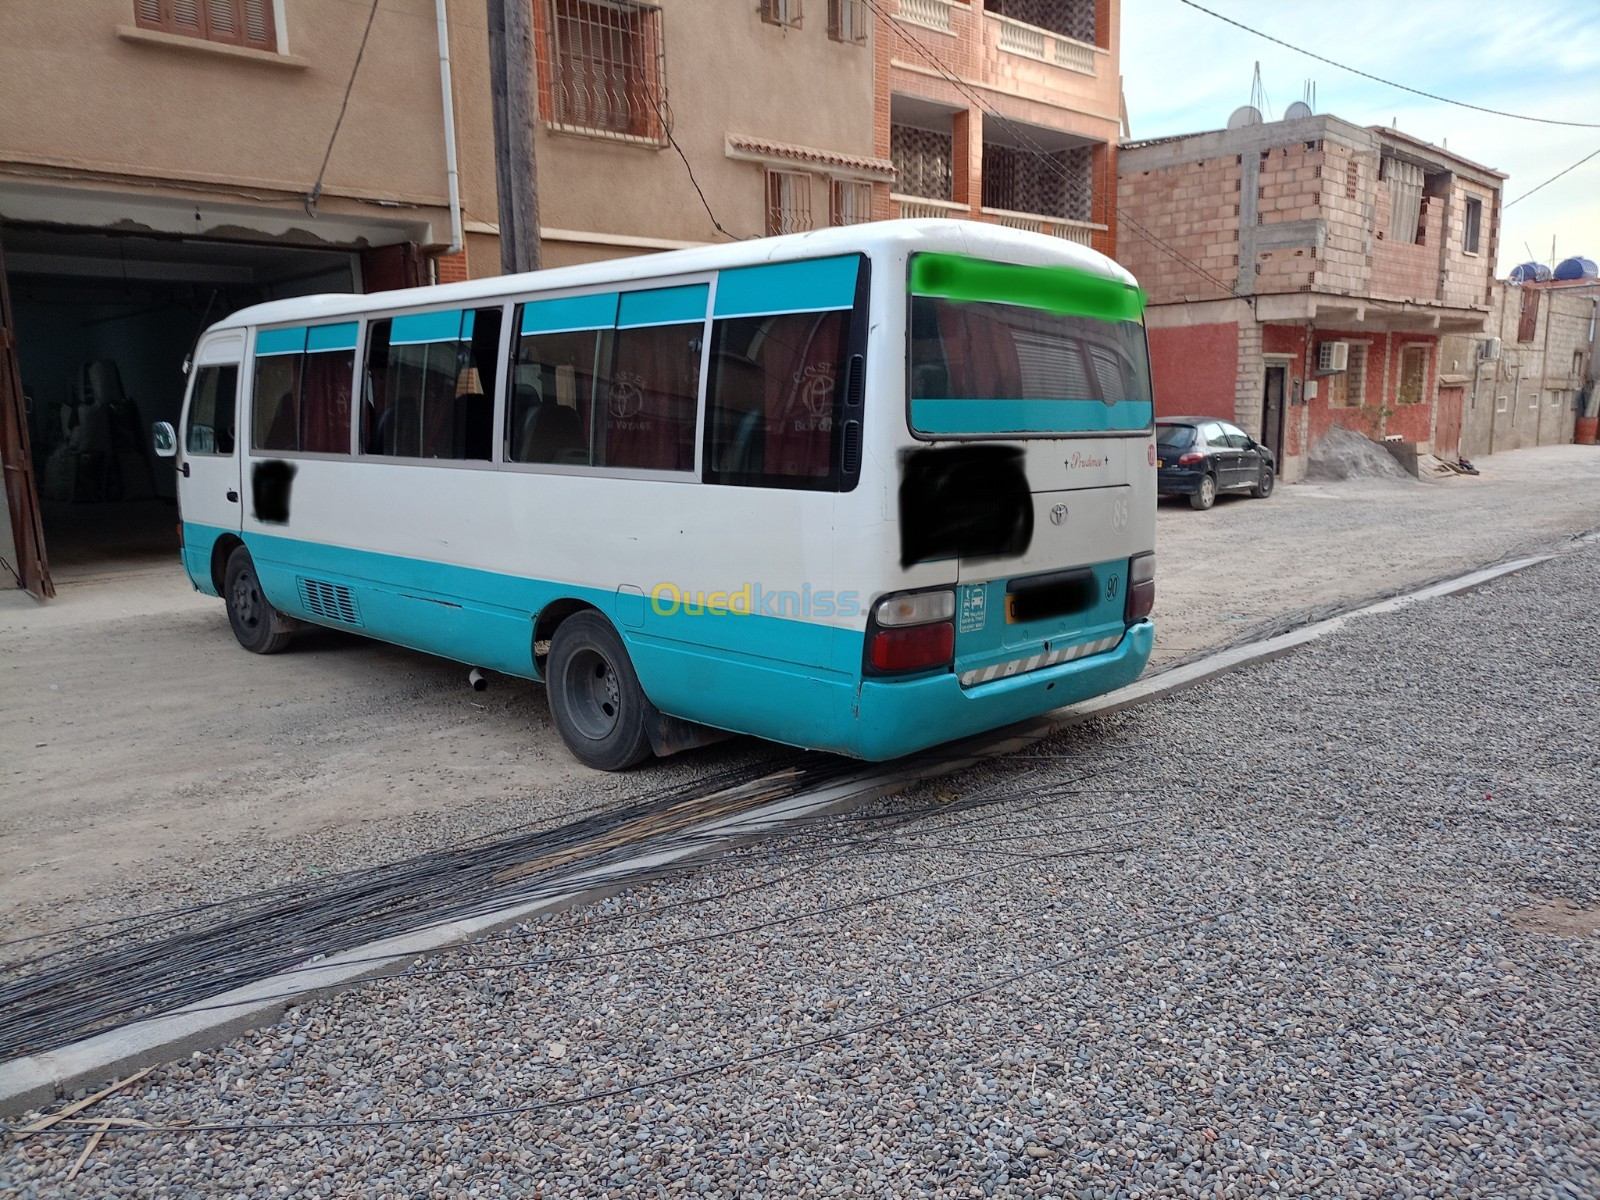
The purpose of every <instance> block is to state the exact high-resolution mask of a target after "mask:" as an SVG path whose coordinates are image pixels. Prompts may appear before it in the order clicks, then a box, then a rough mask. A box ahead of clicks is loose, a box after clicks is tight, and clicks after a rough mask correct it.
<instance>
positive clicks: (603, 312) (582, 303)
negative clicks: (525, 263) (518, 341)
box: [522, 292, 617, 337]
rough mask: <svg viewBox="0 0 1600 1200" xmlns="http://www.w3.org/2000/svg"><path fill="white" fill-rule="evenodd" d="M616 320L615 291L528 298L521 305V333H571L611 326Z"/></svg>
mask: <svg viewBox="0 0 1600 1200" xmlns="http://www.w3.org/2000/svg"><path fill="white" fill-rule="evenodd" d="M616 323H617V293H615V292H601V293H599V294H598V295H594V296H563V297H562V298H561V299H559V300H530V301H529V302H528V303H527V304H524V305H523V306H522V333H523V336H524V337H526V336H527V335H528V334H530V333H574V332H577V331H579V330H585V329H610V328H611V327H612V326H613V325H615V324H616Z"/></svg>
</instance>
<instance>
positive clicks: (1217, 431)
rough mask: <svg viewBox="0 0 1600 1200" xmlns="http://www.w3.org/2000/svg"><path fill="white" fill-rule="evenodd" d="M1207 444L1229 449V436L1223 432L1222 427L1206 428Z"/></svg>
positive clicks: (1211, 426) (1209, 426) (1212, 426)
mask: <svg viewBox="0 0 1600 1200" xmlns="http://www.w3.org/2000/svg"><path fill="white" fill-rule="evenodd" d="M1206 444H1207V445H1208V446H1219V447H1222V448H1224V449H1226V448H1227V445H1228V435H1227V434H1226V433H1225V432H1223V429H1222V426H1221V425H1207V426H1206Z"/></svg>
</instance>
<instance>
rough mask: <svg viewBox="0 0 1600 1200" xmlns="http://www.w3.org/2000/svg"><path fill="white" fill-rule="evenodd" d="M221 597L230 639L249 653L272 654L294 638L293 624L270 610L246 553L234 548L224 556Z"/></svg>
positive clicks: (254, 569)
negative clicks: (231, 632)
mask: <svg viewBox="0 0 1600 1200" xmlns="http://www.w3.org/2000/svg"><path fill="white" fill-rule="evenodd" d="M222 581H223V582H222V598H223V601H224V603H226V604H227V606H228V624H229V625H232V626H233V636H234V637H236V638H238V639H239V645H241V646H243V647H244V648H245V649H246V650H248V651H250V653H251V654H276V653H278V651H280V650H282V649H283V648H284V647H285V646H287V645H288V644H289V639H290V638H292V637H293V636H294V622H293V621H292V620H291V619H290V618H288V617H286V616H284V615H283V614H282V613H281V612H279V611H278V610H277V609H275V608H273V607H272V604H271V602H269V601H268V600H267V597H266V595H265V594H264V593H263V592H262V591H261V580H260V579H258V578H257V577H256V564H255V562H254V560H253V559H251V557H250V551H248V550H246V549H245V548H244V547H243V546H239V547H237V548H236V549H235V550H234V552H233V553H232V554H230V555H228V568H227V570H226V571H224V572H223V576H222Z"/></svg>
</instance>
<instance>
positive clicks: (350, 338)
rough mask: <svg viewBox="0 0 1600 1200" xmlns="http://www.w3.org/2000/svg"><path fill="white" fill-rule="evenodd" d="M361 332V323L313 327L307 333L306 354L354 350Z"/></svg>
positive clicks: (348, 322) (345, 322) (349, 322)
mask: <svg viewBox="0 0 1600 1200" xmlns="http://www.w3.org/2000/svg"><path fill="white" fill-rule="evenodd" d="M360 331H361V323H360V322H359V321H342V322H340V323H339V324H338V325H313V326H312V327H311V328H310V329H309V330H307V331H306V352H307V353H309V354H315V353H317V352H318V351H319V350H354V349H355V348H356V334H357V333H359V332H360Z"/></svg>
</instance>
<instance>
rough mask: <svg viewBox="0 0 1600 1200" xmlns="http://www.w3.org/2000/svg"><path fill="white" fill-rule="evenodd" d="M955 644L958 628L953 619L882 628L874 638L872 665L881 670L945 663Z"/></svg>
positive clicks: (933, 665)
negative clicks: (927, 623)
mask: <svg viewBox="0 0 1600 1200" xmlns="http://www.w3.org/2000/svg"><path fill="white" fill-rule="evenodd" d="M955 648H956V628H955V626H954V625H952V624H950V622H949V621H939V622H936V623H934V624H932V625H908V626H906V627H904V628H890V629H880V630H878V632H877V633H876V634H874V635H873V638H872V666H873V669H874V670H878V671H923V670H927V669H928V668H929V667H940V666H944V665H945V664H946V663H948V662H949V661H950V659H951V656H952V655H953V654H954V653H955Z"/></svg>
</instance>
